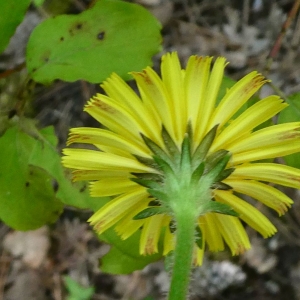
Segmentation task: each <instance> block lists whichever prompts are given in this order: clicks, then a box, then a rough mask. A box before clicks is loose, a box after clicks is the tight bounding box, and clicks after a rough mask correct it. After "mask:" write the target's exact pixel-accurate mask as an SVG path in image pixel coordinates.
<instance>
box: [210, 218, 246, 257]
mask: <svg viewBox="0 0 300 300" xmlns="http://www.w3.org/2000/svg"><path fill="white" fill-rule="evenodd" d="M215 220H216V223H217V226H218V228H219V231H220V232H221V234H222V236H223V238H224V240H225V241H226V244H227V245H228V246H229V248H230V250H231V253H232V255H239V254H242V253H244V252H245V251H246V250H247V249H250V247H251V246H250V242H249V239H248V235H247V233H246V232H245V229H244V227H243V225H242V224H241V222H240V220H239V219H238V218H236V217H233V216H228V215H221V214H215Z"/></svg>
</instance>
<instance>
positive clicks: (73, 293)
mask: <svg viewBox="0 0 300 300" xmlns="http://www.w3.org/2000/svg"><path fill="white" fill-rule="evenodd" d="M64 282H65V286H66V288H67V290H68V292H69V296H68V297H67V298H66V300H90V299H92V296H93V294H94V293H95V288H94V287H83V286H82V285H80V284H79V283H77V282H76V281H75V280H73V279H72V278H71V277H70V276H65V277H64Z"/></svg>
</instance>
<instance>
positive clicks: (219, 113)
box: [210, 71, 267, 128]
mask: <svg viewBox="0 0 300 300" xmlns="http://www.w3.org/2000/svg"><path fill="white" fill-rule="evenodd" d="M266 82H267V81H266V80H265V79H264V77H263V76H262V75H261V74H258V73H257V72H256V71H254V72H251V73H249V74H248V75H246V76H245V77H243V78H242V79H241V80H239V81H238V82H237V83H236V84H234V85H233V87H231V88H230V89H229V90H228V91H227V93H226V95H225V96H224V98H223V99H222V100H221V102H220V104H219V105H218V106H217V108H216V109H215V112H214V115H213V117H212V119H211V124H210V128H212V127H213V126H215V125H217V124H220V125H219V128H221V127H222V126H223V125H225V124H226V123H227V122H228V121H229V119H230V118H231V117H232V116H233V115H234V114H235V113H236V112H237V111H238V110H239V109H240V108H241V107H242V106H243V105H244V104H245V103H246V101H248V100H249V99H250V97H251V96H252V95H253V94H254V93H255V92H257V90H258V89H259V88H260V87H261V86H262V85H263V84H264V83H266Z"/></svg>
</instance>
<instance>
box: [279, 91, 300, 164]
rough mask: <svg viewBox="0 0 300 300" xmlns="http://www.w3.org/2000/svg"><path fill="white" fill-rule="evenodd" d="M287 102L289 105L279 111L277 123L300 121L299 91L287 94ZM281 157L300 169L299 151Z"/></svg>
mask: <svg viewBox="0 0 300 300" xmlns="http://www.w3.org/2000/svg"><path fill="white" fill-rule="evenodd" d="M287 102H288V104H289V106H288V107H286V108H285V109H284V110H283V111H281V112H280V113H279V116H278V123H279V124H282V123H288V122H300V93H296V94H293V95H291V96H289V97H288V101H287ZM299 151H300V149H299ZM283 159H284V161H285V162H286V164H287V165H289V166H291V167H295V168H298V169H300V153H295V154H291V155H287V156H285V157H284V158H283Z"/></svg>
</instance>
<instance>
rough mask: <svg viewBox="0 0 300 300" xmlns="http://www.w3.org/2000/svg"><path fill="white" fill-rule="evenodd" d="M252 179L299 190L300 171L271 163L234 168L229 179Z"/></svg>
mask: <svg viewBox="0 0 300 300" xmlns="http://www.w3.org/2000/svg"><path fill="white" fill-rule="evenodd" d="M236 177H237V178H238V179H254V180H260V181H267V182H273V183H277V184H280V185H284V186H289V187H292V188H295V189H300V170H299V169H296V168H293V167H289V166H285V165H280V164H273V163H255V164H243V165H240V166H236V167H235V170H234V172H233V173H232V174H231V175H230V179H235V178H236Z"/></svg>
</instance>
